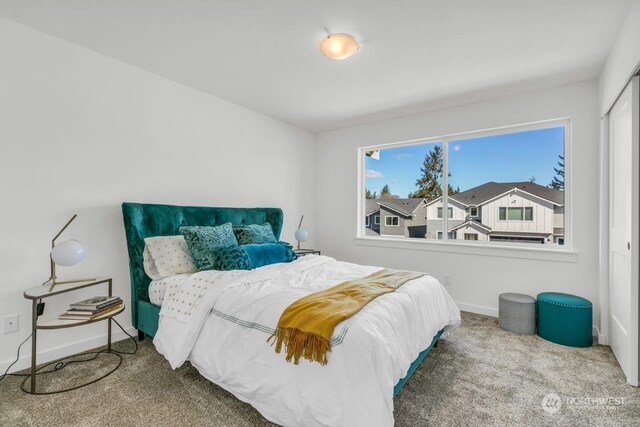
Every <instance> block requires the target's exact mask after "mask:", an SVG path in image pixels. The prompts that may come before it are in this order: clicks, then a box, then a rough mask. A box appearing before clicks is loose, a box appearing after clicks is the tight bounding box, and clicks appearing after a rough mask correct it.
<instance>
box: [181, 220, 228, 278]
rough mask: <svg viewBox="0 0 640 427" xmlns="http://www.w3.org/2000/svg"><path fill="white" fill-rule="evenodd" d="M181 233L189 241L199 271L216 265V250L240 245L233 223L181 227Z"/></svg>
mask: <svg viewBox="0 0 640 427" xmlns="http://www.w3.org/2000/svg"><path fill="white" fill-rule="evenodd" d="M179 230H180V233H181V234H182V235H183V236H184V239H185V240H186V241H187V245H188V246H189V250H190V251H191V256H193V261H194V262H195V264H196V267H197V268H198V271H202V270H211V269H214V268H215V266H216V262H217V259H216V251H218V250H220V249H223V248H228V247H232V246H238V241H237V240H236V236H235V235H234V234H233V227H232V226H231V223H230V222H228V223H226V224H222V225H218V226H215V227H201V226H190V227H180V229H179Z"/></svg>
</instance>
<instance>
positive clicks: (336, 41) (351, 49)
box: [320, 34, 360, 60]
mask: <svg viewBox="0 0 640 427" xmlns="http://www.w3.org/2000/svg"><path fill="white" fill-rule="evenodd" d="M358 49H360V45H359V44H358V42H357V41H356V39H355V38H354V37H353V36H352V35H349V34H329V35H328V36H327V38H326V39H324V40H322V43H320V51H321V52H322V53H323V54H324V55H325V56H327V57H329V58H331V59H336V60H340V59H347V58H348V57H350V56H351V55H353V54H354V53H356V52H357V51H358Z"/></svg>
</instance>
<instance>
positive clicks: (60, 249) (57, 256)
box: [43, 214, 96, 292]
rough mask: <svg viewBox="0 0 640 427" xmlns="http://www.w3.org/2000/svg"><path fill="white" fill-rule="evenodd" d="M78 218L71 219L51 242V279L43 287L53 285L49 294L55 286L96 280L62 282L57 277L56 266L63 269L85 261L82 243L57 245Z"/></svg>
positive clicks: (70, 242)
mask: <svg viewBox="0 0 640 427" xmlns="http://www.w3.org/2000/svg"><path fill="white" fill-rule="evenodd" d="M77 216H78V215H77V214H74V215H73V216H72V217H71V219H70V220H69V221H68V222H67V223H66V224H65V226H64V227H62V230H60V231H59V232H58V234H56V236H55V237H54V238H53V239H52V240H51V277H49V280H47V281H46V282H44V283H43V285H47V284H51V287H50V288H49V292H51V291H52V290H53V287H54V286H55V285H64V284H67V283H78V282H86V281H93V280H96V279H95V278H88V279H76V280H63V281H61V280H58V278H57V277H56V265H61V266H63V267H69V266H72V265H76V264H78V263H79V262H80V261H82V260H83V259H84V256H85V254H86V252H85V249H84V246H83V245H82V243H80V242H79V241H77V240H74V239H71V240H66V241H64V242H61V243H58V244H57V245H56V239H57V238H58V237H60V235H61V234H62V232H63V231H64V230H66V229H67V227H68V226H69V224H71V222H72V221H73V220H74V219H76V217H77Z"/></svg>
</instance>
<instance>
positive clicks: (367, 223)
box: [364, 216, 369, 227]
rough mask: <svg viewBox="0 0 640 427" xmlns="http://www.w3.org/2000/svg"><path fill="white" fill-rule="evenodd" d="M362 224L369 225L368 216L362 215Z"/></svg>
mask: <svg viewBox="0 0 640 427" xmlns="http://www.w3.org/2000/svg"><path fill="white" fill-rule="evenodd" d="M364 225H365V227H368V226H369V217H368V216H365V217H364Z"/></svg>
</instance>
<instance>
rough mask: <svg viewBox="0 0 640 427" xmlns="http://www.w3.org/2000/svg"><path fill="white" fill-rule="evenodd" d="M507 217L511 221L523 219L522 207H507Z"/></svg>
mask: <svg viewBox="0 0 640 427" xmlns="http://www.w3.org/2000/svg"><path fill="white" fill-rule="evenodd" d="M507 219H508V220H509V221H522V208H507Z"/></svg>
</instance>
